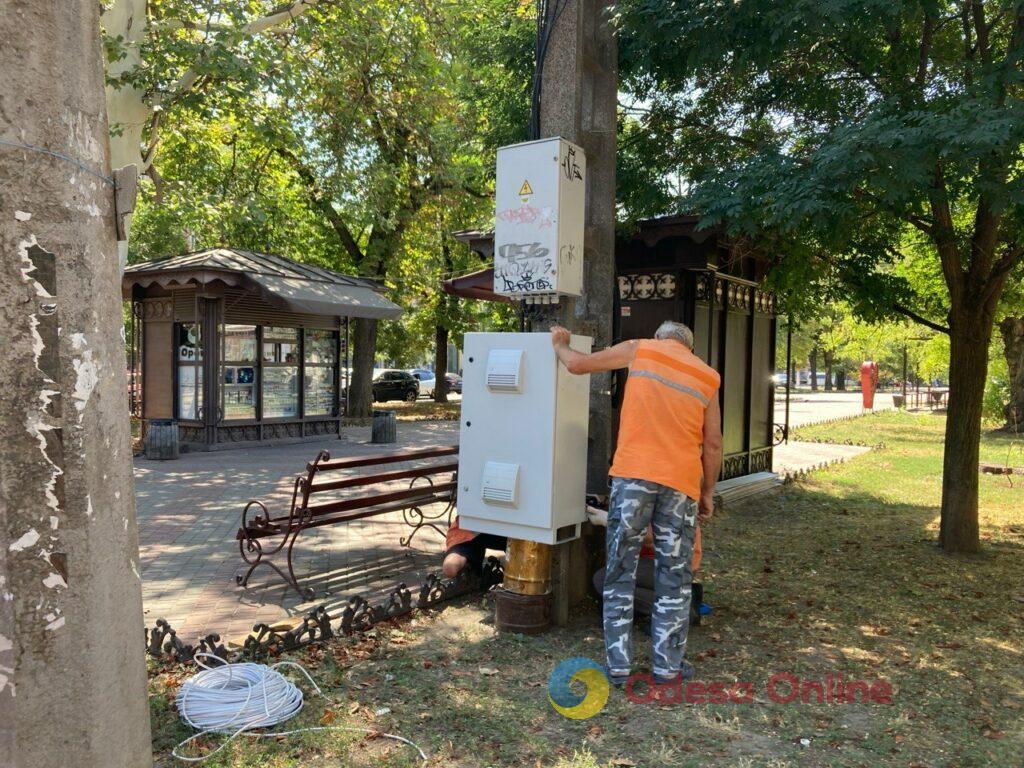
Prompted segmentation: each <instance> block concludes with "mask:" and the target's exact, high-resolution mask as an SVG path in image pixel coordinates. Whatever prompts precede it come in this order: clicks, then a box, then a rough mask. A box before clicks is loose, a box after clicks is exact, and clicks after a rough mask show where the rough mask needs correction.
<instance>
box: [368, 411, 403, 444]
mask: <svg viewBox="0 0 1024 768" xmlns="http://www.w3.org/2000/svg"><path fill="white" fill-rule="evenodd" d="M397 440H398V419H396V418H395V412H394V411H374V412H373V430H372V432H371V433H370V442H371V443H394V442H397Z"/></svg>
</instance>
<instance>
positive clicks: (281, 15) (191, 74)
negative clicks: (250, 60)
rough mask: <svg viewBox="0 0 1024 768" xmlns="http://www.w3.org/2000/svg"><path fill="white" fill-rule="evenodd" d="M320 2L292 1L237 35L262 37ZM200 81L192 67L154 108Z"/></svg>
mask: <svg viewBox="0 0 1024 768" xmlns="http://www.w3.org/2000/svg"><path fill="white" fill-rule="evenodd" d="M319 2H320V0H291V2H288V3H287V4H286V5H283V6H279V7H278V8H276V9H274V10H273V11H271V12H270V13H268V14H267V15H266V16H260V17H259V18H258V19H254V20H253V21H250V22H249V23H248V24H246V25H245V26H244V27H242V28H241V29H240V30H238V32H237V34H238V35H239V36H240V37H254V36H255V35H261V34H263V33H264V32H266V31H268V30H270V29H273V28H274V27H277V26H280V25H281V24H285V23H288V22H290V21H294V20H295V19H297V18H298V17H299V16H301V15H302V14H304V13H306V12H307V11H308V10H310V9H311V8H313V7H314V6H316V5H317V3H319ZM198 79H199V73H198V71H196V68H195V67H190V68H189V69H188V70H186V71H185V73H184V74H183V75H182V76H181V77H179V78H178V81H177V82H176V83H175V84H174V85H173V86H172V87H171V90H170V92H169V93H167V94H166V95H165V96H163V97H156V98H154V100H153V106H160V105H162V104H164V103H165V102H167V101H170V100H173V99H175V98H177V97H178V96H180V95H181V94H183V93H187V92H188V91H190V90H191V89H192V88H193V86H195V84H196V82H197V81H198Z"/></svg>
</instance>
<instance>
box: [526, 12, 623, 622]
mask: <svg viewBox="0 0 1024 768" xmlns="http://www.w3.org/2000/svg"><path fill="white" fill-rule="evenodd" d="M610 6H611V3H610V2H608V0H551V1H550V2H549V5H548V23H549V24H553V26H552V27H551V32H550V38H549V42H548V48H547V55H546V56H545V59H544V65H543V71H544V76H543V79H542V81H541V100H540V138H547V137H550V136H561V137H562V138H564V139H568V140H569V141H571V142H573V143H575V144H578V145H579V146H581V147H582V148H583V150H584V152H586V156H587V203H586V219H585V221H586V230H585V232H584V238H583V295H582V296H580V297H579V298H578V299H566V298H563V299H562V300H561V302H560V303H559V304H557V305H554V306H551V305H545V306H544V309H545V314H544V316H543V318H542V319H541V320H540V322H539V323H538V325H543V326H550V325H552V324H554V323H558V324H561V325H564V326H565V327H566V328H568V329H569V330H571V331H572V332H573V333H579V334H583V335H585V336H591V337H593V339H594V349H601V348H603V347H606V346H608V345H609V344H611V342H612V311H613V307H614V302H613V291H614V287H615V117H616V106H617V104H618V45H617V41H616V38H615V34H614V30H613V29H612V26H611V24H610V23H609V21H608V17H607V13H608V9H609V7H610ZM611 420H612V400H611V375H610V374H607V373H599V374H592V375H591V377H590V437H589V446H588V450H587V491H588V492H589V493H602V494H603V493H607V491H608V485H607V476H608V460H609V458H610V455H611V453H610V452H611ZM587 571H588V568H587V557H586V552H585V550H584V548H583V542H582V540H580V541H576V542H570V543H568V544H564V545H560V546H559V547H557V548H556V549H555V552H554V558H553V563H552V591H553V593H554V606H553V611H554V616H553V618H554V620H555V622H556V623H557V624H559V625H564V624H565V622H566V621H567V619H568V610H569V606H570V605H571V604H573V603H575V602H577V601H578V600H580V599H582V598H583V596H584V595H585V594H586V591H587V583H586V581H587Z"/></svg>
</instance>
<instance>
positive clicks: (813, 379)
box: [811, 347, 818, 392]
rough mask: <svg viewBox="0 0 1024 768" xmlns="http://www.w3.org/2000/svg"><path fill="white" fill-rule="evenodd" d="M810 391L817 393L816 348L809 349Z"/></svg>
mask: <svg viewBox="0 0 1024 768" xmlns="http://www.w3.org/2000/svg"><path fill="white" fill-rule="evenodd" d="M811 391H812V392H817V391H818V348H817V347H813V348H812V349H811Z"/></svg>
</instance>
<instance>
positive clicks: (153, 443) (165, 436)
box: [143, 419, 178, 461]
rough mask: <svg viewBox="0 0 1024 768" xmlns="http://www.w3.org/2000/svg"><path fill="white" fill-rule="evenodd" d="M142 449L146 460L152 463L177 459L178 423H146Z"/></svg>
mask: <svg viewBox="0 0 1024 768" xmlns="http://www.w3.org/2000/svg"><path fill="white" fill-rule="evenodd" d="M143 449H144V452H145V455H146V458H147V459H152V460H154V461H167V460H168V459H176V458H178V422H176V421H175V420H174V419H150V420H149V421H147V422H146V439H145V441H144V443H143Z"/></svg>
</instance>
